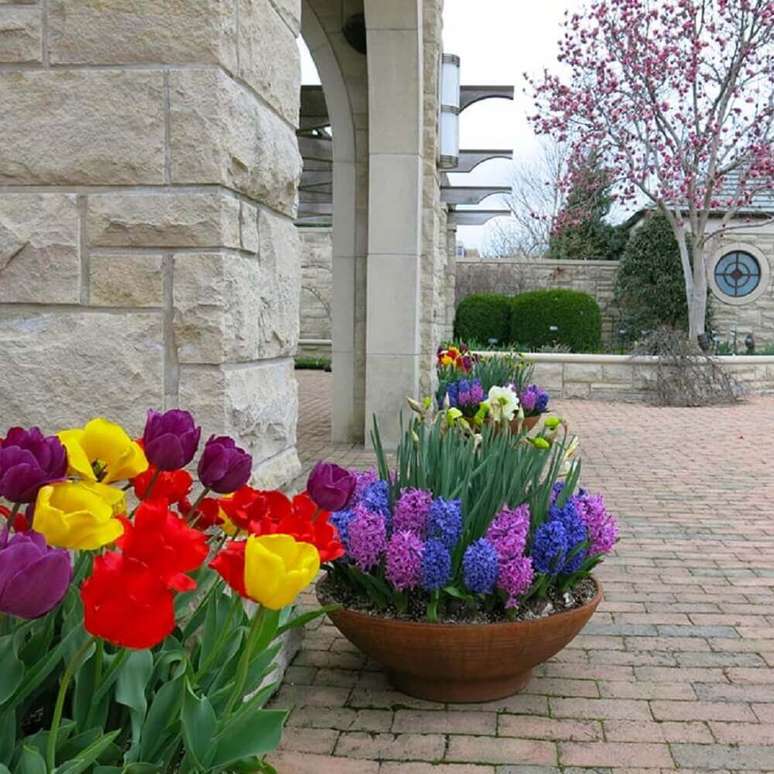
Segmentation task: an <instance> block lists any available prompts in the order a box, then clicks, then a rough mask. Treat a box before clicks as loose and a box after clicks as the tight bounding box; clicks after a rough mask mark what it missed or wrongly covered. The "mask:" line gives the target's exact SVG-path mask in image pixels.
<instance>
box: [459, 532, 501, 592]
mask: <svg viewBox="0 0 774 774" xmlns="http://www.w3.org/2000/svg"><path fill="white" fill-rule="evenodd" d="M462 577H463V580H464V581H465V586H466V587H467V588H468V590H469V591H472V592H473V593H474V594H489V593H491V591H492V589H493V588H494V586H495V583H496V581H497V551H495V548H494V546H493V545H492V544H491V543H490V542H489V541H488V540H487V539H486V538H481V539H480V540H477V541H476V542H475V543H471V544H470V545H469V546H468V547H467V548H466V549H465V554H464V555H463V557H462Z"/></svg>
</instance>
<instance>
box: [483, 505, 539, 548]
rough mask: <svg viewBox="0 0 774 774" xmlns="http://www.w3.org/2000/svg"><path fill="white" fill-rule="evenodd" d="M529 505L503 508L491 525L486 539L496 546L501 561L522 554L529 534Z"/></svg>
mask: <svg viewBox="0 0 774 774" xmlns="http://www.w3.org/2000/svg"><path fill="white" fill-rule="evenodd" d="M529 524H530V513H529V505H527V504H526V503H524V504H523V505H520V506H519V507H518V508H503V509H502V510H501V511H500V513H498V514H497V516H496V517H495V519H494V520H493V521H492V523H491V524H490V525H489V529H488V530H487V532H486V539H487V540H488V541H489V542H490V543H491V544H492V545H493V546H494V547H495V550H496V551H497V556H498V557H499V559H500V561H501V562H505V561H508V560H509V559H515V558H516V557H518V556H522V554H523V553H524V549H525V547H526V545H527V535H528V534H529Z"/></svg>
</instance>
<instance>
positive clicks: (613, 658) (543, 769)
mask: <svg viewBox="0 0 774 774" xmlns="http://www.w3.org/2000/svg"><path fill="white" fill-rule="evenodd" d="M300 377H301V379H300V384H301V388H300V401H301V412H302V414H301V422H300V426H299V446H300V451H301V455H302V458H303V461H304V463H305V465H306V466H307V467H308V466H309V465H310V464H312V463H313V462H314V461H315V460H316V459H318V458H319V457H321V456H324V457H328V458H332V459H335V460H337V461H338V462H340V463H341V464H345V465H361V466H366V465H367V464H368V463H369V462H370V460H371V458H370V456H369V455H368V454H367V453H366V452H365V451H364V450H363V449H362V448H361V449H357V448H350V447H336V448H334V447H332V446H331V445H330V444H329V442H328V433H329V416H328V411H329V410H328V404H329V401H328V390H329V389H330V380H329V377H328V376H327V375H325V374H320V373H314V372H313V373H303V372H302V373H300ZM555 410H556V413H558V414H559V415H561V416H564V417H565V418H566V419H567V420H568V421H569V423H570V426H571V427H572V429H573V431H574V432H576V433H577V435H578V436H579V438H580V443H581V451H582V458H583V481H584V483H585V485H586V486H588V487H589V488H591V489H593V490H601V491H603V492H604V493H605V494H606V497H607V499H608V504H609V506H610V507H611V508H612V509H613V510H614V511H615V512H616V513H617V514H618V515H619V517H620V520H621V540H620V542H619V545H618V547H617V550H616V552H615V554H614V555H613V556H611V557H610V558H609V559H608V560H607V561H606V562H605V564H604V565H603V566H602V567H601V568H600V570H599V572H598V577H599V578H600V580H601V581H602V583H603V585H604V591H605V601H604V603H603V604H602V605H601V607H600V608H599V610H598V612H597V613H596V615H595V616H594V617H593V619H592V621H591V622H590V624H589V625H588V626H587V627H586V629H585V630H584V631H583V632H582V634H581V635H580V636H579V637H578V638H577V639H576V640H575V641H574V642H573V643H572V644H571V645H570V646H569V647H568V648H567V649H566V650H565V651H563V652H562V653H560V654H559V655H557V656H556V657H555V658H554V659H552V660H551V661H550V662H548V663H547V664H545V665H543V666H542V667H540V668H539V669H537V670H536V672H535V677H534V679H533V680H532V681H531V683H530V684H529V686H528V687H527V689H526V690H525V691H524V692H523V693H521V694H519V695H517V696H514V697H512V698H510V699H504V700H502V701H497V702H492V703H490V704H480V705H448V706H444V705H439V704H432V703H429V702H424V701H419V700H416V699H412V698H410V697H408V696H404V695H403V694H400V693H398V692H396V691H393V690H391V689H390V687H389V685H388V683H387V680H386V678H385V675H384V673H383V672H382V670H381V669H380V668H379V666H378V665H377V664H374V663H372V662H370V661H368V660H367V659H366V658H365V657H364V656H363V655H361V654H360V653H359V652H358V651H357V650H356V649H355V648H354V647H353V646H352V645H350V644H349V643H348V642H347V640H345V639H344V638H343V637H341V636H340V635H339V634H338V632H337V630H336V629H335V628H334V627H333V626H331V625H330V624H329V623H328V622H325V623H323V624H322V625H320V626H318V627H317V628H315V629H312V630H310V631H309V632H308V633H307V636H306V641H305V643H304V645H303V648H302V650H301V652H300V653H299V654H298V656H297V657H296V659H295V661H294V663H293V665H292V666H291V667H290V669H289V671H288V673H287V677H286V681H285V684H284V685H283V687H282V689H281V691H280V693H279V694H278V695H277V697H276V699H275V701H274V704H275V706H281V707H287V708H292V714H291V715H290V719H289V723H288V728H287V730H286V733H285V737H284V741H283V744H282V749H281V752H280V753H279V754H277V755H275V756H274V759H273V760H274V763H275V765H276V766H277V768H278V771H279V772H280V774H307V773H309V774H311V773H312V772H314V774H323V773H324V772H336V774H349V773H350V772H352V773H356V774H376V772H378V773H379V774H495V773H497V774H506V772H514V773H515V772H519V773H521V774H537V773H538V772H540V774H544V773H545V774H548V773H549V772H559V771H563V772H576V771H577V772H579V771H587V772H588V771H594V772H612V771H615V772H621V771H626V772H639V771H649V772H654V771H672V770H674V769H680V770H681V771H713V772H719V771H720V772H737V771H739V772H741V771H744V772H750V771H774V668H773V667H774V515H773V512H772V499H773V497H774V483H772V479H771V466H772V462H771V461H772V457H774V398H757V399H754V400H751V401H750V402H748V403H745V404H743V405H739V406H732V407H724V408H707V409H660V408H654V407H650V406H645V405H641V404H624V403H601V402H586V401H565V402H562V403H561V404H560V405H557V406H555Z"/></svg>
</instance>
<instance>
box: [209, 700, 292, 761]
mask: <svg viewBox="0 0 774 774" xmlns="http://www.w3.org/2000/svg"><path fill="white" fill-rule="evenodd" d="M287 715H288V713H287V712H286V711H285V710H258V711H256V712H251V713H247V714H244V715H242V714H239V715H236V716H234V717H233V718H232V719H231V721H230V722H228V723H227V725H226V726H225V728H223V730H222V731H221V732H220V733H219V734H218V738H217V750H216V753H215V757H214V759H213V760H212V761H211V763H210V765H211V768H210V771H212V772H216V771H223V770H224V769H225V768H226V767H227V766H231V765H233V764H236V763H238V762H239V761H242V760H244V759H245V758H254V757H257V756H260V755H265V754H266V753H269V752H272V750H275V749H276V748H277V746H278V745H279V743H280V740H281V739H282V727H283V726H284V724H285V720H286V718H287Z"/></svg>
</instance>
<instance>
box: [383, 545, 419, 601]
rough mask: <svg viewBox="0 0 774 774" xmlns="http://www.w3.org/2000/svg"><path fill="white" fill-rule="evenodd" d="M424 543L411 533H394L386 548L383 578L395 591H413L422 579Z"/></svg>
mask: <svg viewBox="0 0 774 774" xmlns="http://www.w3.org/2000/svg"><path fill="white" fill-rule="evenodd" d="M423 550H424V543H423V542H422V540H420V538H419V537H417V535H416V534H415V533H413V532H409V531H408V530H401V531H399V532H395V533H394V534H393V536H392V538H390V543H389V545H388V546H387V566H386V569H385V576H386V578H387V580H388V581H389V582H390V583H391V584H392V585H393V586H394V587H395V589H396V590H397V591H405V590H406V589H413V588H415V587H416V586H418V585H419V583H420V581H421V579H422V552H423Z"/></svg>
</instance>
